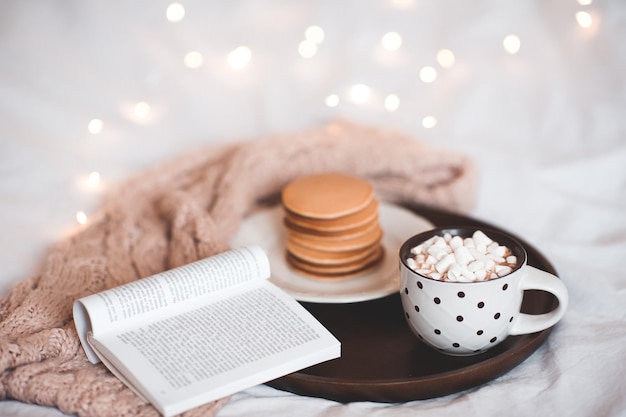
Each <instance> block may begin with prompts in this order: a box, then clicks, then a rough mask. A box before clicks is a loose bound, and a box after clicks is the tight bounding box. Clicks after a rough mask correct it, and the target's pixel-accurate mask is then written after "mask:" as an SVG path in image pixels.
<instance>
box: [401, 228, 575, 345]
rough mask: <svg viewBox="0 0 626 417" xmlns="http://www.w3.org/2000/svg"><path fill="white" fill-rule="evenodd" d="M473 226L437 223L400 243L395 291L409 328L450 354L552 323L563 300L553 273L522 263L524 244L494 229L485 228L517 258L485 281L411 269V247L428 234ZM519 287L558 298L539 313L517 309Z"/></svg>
mask: <svg viewBox="0 0 626 417" xmlns="http://www.w3.org/2000/svg"><path fill="white" fill-rule="evenodd" d="M476 230H477V228H465V227H458V228H437V229H432V230H430V231H427V232H424V233H420V234H418V235H415V236H413V237H412V238H410V239H409V240H407V241H406V242H405V243H404V244H403V245H402V247H401V248H400V252H399V255H400V295H401V299H402V306H403V308H404V312H405V317H406V320H407V323H408V325H409V327H410V328H411V330H412V331H413V333H415V335H416V336H417V337H419V338H420V339H421V340H422V341H424V342H425V343H426V344H428V345H430V346H432V347H434V348H435V349H437V350H439V351H441V352H444V353H447V354H450V355H456V356H468V355H475V354H479V353H482V352H484V351H486V350H488V349H490V348H492V347H494V346H496V345H497V344H499V343H500V342H502V341H503V340H504V339H506V338H507V336H509V335H519V334H527V333H535V332H539V331H541V330H544V329H547V328H549V327H551V326H553V325H555V324H556V323H557V322H558V321H559V320H561V318H562V317H563V315H564V314H565V310H566V308H567V304H568V292H567V288H566V287H565V285H564V284H563V282H562V281H561V280H560V279H559V278H557V277H556V276H554V275H552V274H549V273H547V272H544V271H542V270H539V269H537V268H534V267H532V266H530V265H528V264H527V261H526V260H527V255H526V251H525V249H524V247H523V246H522V245H521V244H520V243H519V242H518V241H517V240H516V239H514V238H513V237H511V236H509V235H507V234H505V233H501V232H498V231H495V230H485V229H482V230H484V231H485V233H486V234H487V235H488V236H489V237H490V238H491V239H493V241H495V242H498V243H499V244H500V245H503V246H506V247H508V248H509V249H510V250H511V252H512V255H513V256H515V257H516V258H517V262H516V266H515V267H514V268H513V269H512V271H511V272H510V273H508V274H506V275H503V276H501V277H496V278H493V279H489V280H485V281H471V282H452V281H444V280H438V279H434V278H430V277H428V276H426V275H425V274H420V273H418V272H416V271H415V270H414V269H412V268H411V267H410V266H409V264H408V262H407V260H408V258H410V257H411V256H412V254H411V249H412V248H414V247H416V246H417V245H419V244H420V243H422V242H425V241H427V240H428V239H429V238H431V237H432V236H435V235H437V236H442V237H443V236H444V235H445V234H449V235H451V236H460V237H461V238H467V237H471V236H472V234H473V233H474V232H475V231H476ZM525 290H541V291H547V292H549V293H551V294H553V295H554V296H555V297H556V298H557V300H558V302H559V304H558V307H556V309H554V310H553V311H551V312H548V313H545V314H538V315H531V314H525V313H521V312H520V308H521V305H522V300H523V296H524V291H525Z"/></svg>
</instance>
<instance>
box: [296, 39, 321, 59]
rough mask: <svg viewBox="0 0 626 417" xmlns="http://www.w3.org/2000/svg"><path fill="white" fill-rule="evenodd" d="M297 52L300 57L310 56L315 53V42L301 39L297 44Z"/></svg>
mask: <svg viewBox="0 0 626 417" xmlns="http://www.w3.org/2000/svg"><path fill="white" fill-rule="evenodd" d="M298 53H299V54H300V56H301V57H302V58H312V57H314V56H315V55H316V54H317V44H315V43H313V42H309V41H307V40H303V41H302V42H300V44H299V45H298Z"/></svg>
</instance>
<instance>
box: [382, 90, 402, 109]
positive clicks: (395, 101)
mask: <svg viewBox="0 0 626 417" xmlns="http://www.w3.org/2000/svg"><path fill="white" fill-rule="evenodd" d="M398 107H400V98H399V97H398V96H397V95H395V94H389V95H387V97H385V110H387V111H388V112H389V113H392V112H394V111H396V110H398Z"/></svg>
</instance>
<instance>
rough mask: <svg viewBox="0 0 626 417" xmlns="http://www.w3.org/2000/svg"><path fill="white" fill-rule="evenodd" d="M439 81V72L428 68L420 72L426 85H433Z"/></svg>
mask: <svg viewBox="0 0 626 417" xmlns="http://www.w3.org/2000/svg"><path fill="white" fill-rule="evenodd" d="M436 79H437V70H436V69H434V68H433V67H429V66H426V67H424V68H422V69H421V70H420V80H422V81H423V82H425V83H432V82H433V81H435V80H436Z"/></svg>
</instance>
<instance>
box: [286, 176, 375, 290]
mask: <svg viewBox="0 0 626 417" xmlns="http://www.w3.org/2000/svg"><path fill="white" fill-rule="evenodd" d="M282 203H283V207H284V209H285V218H284V223H285V226H286V228H287V262H288V264H289V265H290V266H291V267H292V268H293V269H294V270H295V271H297V272H299V273H302V274H303V275H306V276H309V277H314V278H320V279H341V278H350V277H354V276H356V275H359V274H361V273H364V272H366V271H368V270H369V269H371V268H373V267H375V266H376V265H378V264H379V262H380V261H381V259H382V258H383V256H384V250H383V247H382V244H381V242H382V236H383V231H382V229H381V227H380V224H379V220H378V200H377V199H376V197H375V195H374V189H373V187H372V186H371V185H370V184H369V183H368V182H367V181H365V180H363V179H361V178H357V177H353V176H348V175H344V174H339V173H325V174H318V175H311V176H307V177H301V178H298V179H296V180H294V181H292V182H291V183H289V184H288V185H287V186H286V187H285V188H284V189H283V192H282Z"/></svg>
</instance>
